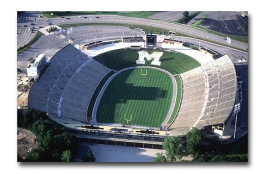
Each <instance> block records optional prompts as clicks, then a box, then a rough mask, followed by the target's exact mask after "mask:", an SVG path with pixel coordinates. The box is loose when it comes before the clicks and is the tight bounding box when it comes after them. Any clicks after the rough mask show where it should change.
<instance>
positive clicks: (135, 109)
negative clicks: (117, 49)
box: [97, 68, 173, 127]
mask: <svg viewBox="0 0 266 174" xmlns="http://www.w3.org/2000/svg"><path fill="white" fill-rule="evenodd" d="M144 74H146V75H144ZM172 95H173V84H172V80H171V78H170V77H169V76H168V75H167V74H165V73H164V72H161V71H158V70H155V69H147V68H141V69H131V70H127V71H124V72H122V73H121V74H119V75H118V76H116V77H115V78H114V79H113V80H112V81H111V83H110V84H109V85H108V87H107V89H106V91H105V92H104V94H103V96H102V99H101V101H100V104H99V107H98V110H97V122H99V123H120V124H123V125H141V126H148V127H160V126H161V124H162V122H163V121H164V119H165V117H166V115H167V113H168V111H169V107H170V104H171V99H172Z"/></svg>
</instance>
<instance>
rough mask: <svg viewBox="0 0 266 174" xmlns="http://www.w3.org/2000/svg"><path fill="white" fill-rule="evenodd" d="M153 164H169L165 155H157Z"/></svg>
mask: <svg viewBox="0 0 266 174" xmlns="http://www.w3.org/2000/svg"><path fill="white" fill-rule="evenodd" d="M153 162H168V161H167V159H166V157H165V156H164V155H163V153H156V157H155V158H154V160H153Z"/></svg>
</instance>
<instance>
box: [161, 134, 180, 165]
mask: <svg viewBox="0 0 266 174" xmlns="http://www.w3.org/2000/svg"><path fill="white" fill-rule="evenodd" d="M163 149H164V150H166V157H167V158H168V159H169V161H170V162H172V161H176V160H177V159H179V160H180V159H181V158H182V156H183V144H182V140H181V139H180V138H179V137H167V138H166V139H165V140H164V143H163Z"/></svg>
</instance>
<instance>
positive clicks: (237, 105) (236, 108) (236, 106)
mask: <svg viewBox="0 0 266 174" xmlns="http://www.w3.org/2000/svg"><path fill="white" fill-rule="evenodd" d="M238 112H240V103H238V104H236V105H235V114H236V120H235V130H234V138H236V123H237V114H238Z"/></svg>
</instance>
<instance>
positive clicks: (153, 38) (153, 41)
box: [146, 35, 157, 48]
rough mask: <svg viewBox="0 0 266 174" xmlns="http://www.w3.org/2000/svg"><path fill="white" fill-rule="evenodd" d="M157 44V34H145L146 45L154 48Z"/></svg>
mask: <svg viewBox="0 0 266 174" xmlns="http://www.w3.org/2000/svg"><path fill="white" fill-rule="evenodd" d="M156 46H157V35H146V47H147V48H156Z"/></svg>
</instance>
